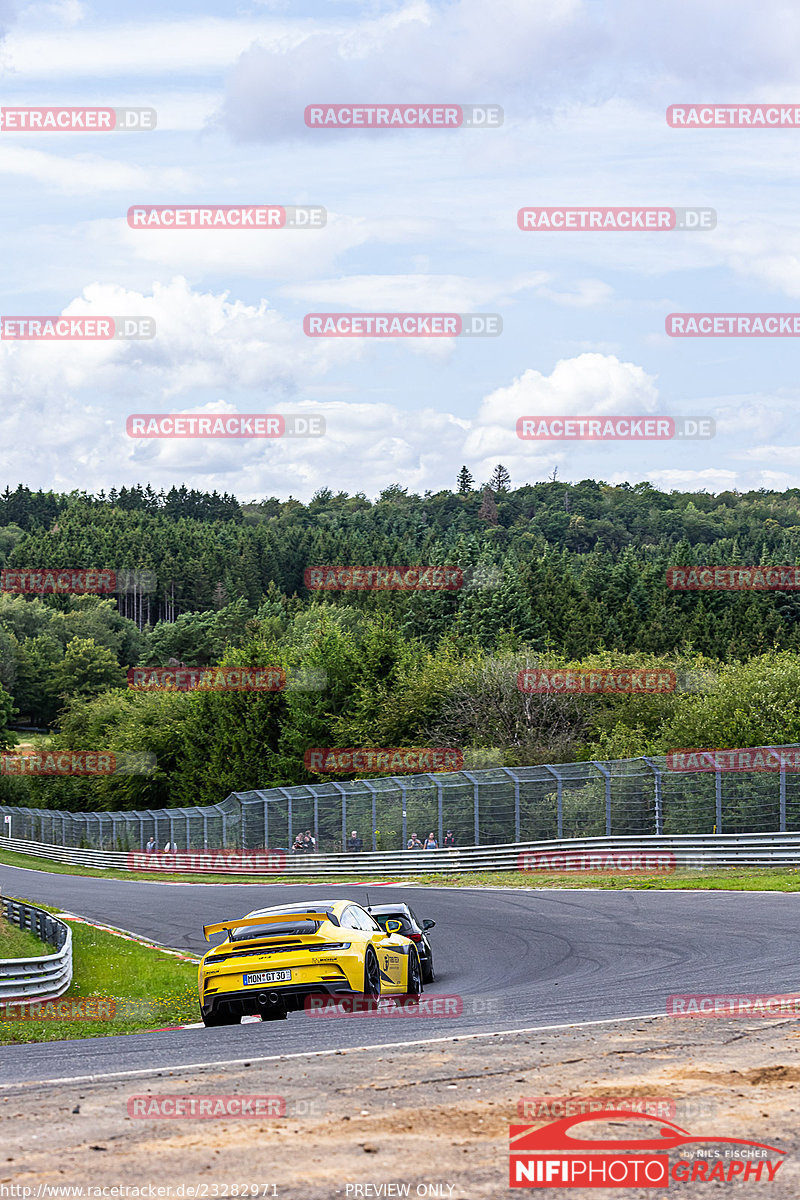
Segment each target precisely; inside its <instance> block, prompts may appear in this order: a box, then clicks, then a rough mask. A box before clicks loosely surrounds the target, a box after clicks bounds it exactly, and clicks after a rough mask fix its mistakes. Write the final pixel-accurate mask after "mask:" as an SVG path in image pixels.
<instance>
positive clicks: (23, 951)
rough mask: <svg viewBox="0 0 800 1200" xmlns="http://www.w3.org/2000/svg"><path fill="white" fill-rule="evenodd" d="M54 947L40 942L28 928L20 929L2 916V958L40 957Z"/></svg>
mask: <svg viewBox="0 0 800 1200" xmlns="http://www.w3.org/2000/svg"><path fill="white" fill-rule="evenodd" d="M50 953H52V949H51V947H50V946H46V945H45V944H44V942H40V941H39V939H38V938H37V937H34V935H33V934H32V933H31V932H30V930H28V929H18V928H17V926H16V925H12V924H11V922H10V921H7V920H6V919H5V917H0V958H38V957H39V956H40V955H42V954H50Z"/></svg>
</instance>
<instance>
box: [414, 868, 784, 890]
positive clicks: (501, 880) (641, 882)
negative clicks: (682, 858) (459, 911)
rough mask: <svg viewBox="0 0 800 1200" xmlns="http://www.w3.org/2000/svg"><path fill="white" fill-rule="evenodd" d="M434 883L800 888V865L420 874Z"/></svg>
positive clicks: (541, 886)
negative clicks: (654, 871)
mask: <svg viewBox="0 0 800 1200" xmlns="http://www.w3.org/2000/svg"><path fill="white" fill-rule="evenodd" d="M414 882H415V883H427V884H429V885H430V886H431V887H444V886H449V887H518V888H606V889H610V890H617V891H618V890H619V889H620V888H634V889H639V890H644V891H647V890H657V891H676V890H682V889H686V888H688V889H690V890H692V891H710V892H720V891H723V892H800V869H798V870H791V869H787V868H785V867H719V868H717V869H715V870H713V871H708V870H703V871H674V872H672V873H670V874H669V875H663V874H658V875H622V874H620V875H601V874H597V873H595V874H591V873H590V872H588V871H587V872H585V873H584V872H583V871H581V872H580V873H578V872H575V873H571V872H567V871H564V872H561V873H560V874H557V873H556V872H555V871H530V872H528V871H465V872H464V873H463V874H460V875H435V874H431V875H421V876H419V877H418V878H417V879H415V880H414Z"/></svg>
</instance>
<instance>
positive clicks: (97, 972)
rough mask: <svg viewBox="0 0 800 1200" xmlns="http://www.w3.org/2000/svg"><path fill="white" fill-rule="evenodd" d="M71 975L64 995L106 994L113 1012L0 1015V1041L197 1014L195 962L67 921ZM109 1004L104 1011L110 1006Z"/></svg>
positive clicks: (49, 1038) (106, 1030) (123, 1028)
mask: <svg viewBox="0 0 800 1200" xmlns="http://www.w3.org/2000/svg"><path fill="white" fill-rule="evenodd" d="M72 941H73V970H74V978H73V982H72V986H71V987H70V989H69V991H68V992H67V993H66V994H65V995H64V996H63V997H61V1000H60V1001H56V1002H55V1003H56V1004H58V1003H61V1001H65V1000H79V999H80V998H82V997H84V998H89V997H90V998H92V999H100V998H102V999H105V1000H107V1001H108V1000H112V1001H113V1002H114V1009H113V1015H112V1016H111V1017H110V1019H103V1020H96V1019H95V1020H82V1019H78V1020H69V1019H66V1020H62V1019H59V1020H38V1021H37V1020H33V1021H31V1020H27V1019H26V1020H19V1019H11V1020H4V1019H3V1016H4V1014H3V1013H2V1011H1V1010H0V1045H10V1044H13V1043H19V1042H54V1041H61V1040H63V1039H65V1038H84V1037H105V1036H109V1035H111V1034H115V1033H137V1032H140V1031H143V1030H146V1029H160V1028H162V1027H163V1026H165V1025H185V1024H187V1023H188V1022H190V1021H198V1020H199V1019H200V1011H199V1006H198V1001H197V966H196V965H195V964H193V963H187V962H181V961H180V960H179V959H176V958H173V957H172V956H171V955H168V954H165V953H164V952H163V951H161V950H154V949H151V948H150V947H149V946H141V945H139V944H138V943H136V942H131V941H128V940H126V939H125V938H123V937H119V936H117V935H116V934H112V933H105V932H103V931H101V930H99V929H92V928H91V926H89V925H81V924H72ZM111 1011H112V1010H111V1006H107V1007H106V1012H111Z"/></svg>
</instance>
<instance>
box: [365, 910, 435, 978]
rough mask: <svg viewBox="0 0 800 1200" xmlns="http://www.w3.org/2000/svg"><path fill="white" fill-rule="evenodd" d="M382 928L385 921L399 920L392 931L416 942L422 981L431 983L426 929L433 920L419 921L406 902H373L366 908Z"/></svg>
mask: <svg viewBox="0 0 800 1200" xmlns="http://www.w3.org/2000/svg"><path fill="white" fill-rule="evenodd" d="M367 912H369V913H370V914H371V915H372V916H373V917H374V918H375V920H376V921H377V922H378V924H379V925H380V927H381V928H382V929H386V922H387V921H399V922H400V927H399V928H396V929H393V930H392V932H394V933H399V934H400V935H401V937H407V938H409V939H410V940H411V941H412V942H415V943H416V947H417V950H418V951H419V958H420V965H421V966H422V982H423V983H433V981H434V980H435V979H436V972H435V971H434V969H433V947H432V946H431V943H430V940H429V939H428V930H429V929H433V927H434V925H435V924H436V922H435V921H428V920H425V921H420V919H419V918H418V917H417V916H416V915H415V913H414V912H413V910H412V909H410V908H409V906H408V905H407V904H397V903H395V904H373V905H371V906H370V907H369V908H367Z"/></svg>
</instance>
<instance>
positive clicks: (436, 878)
mask: <svg viewBox="0 0 800 1200" xmlns="http://www.w3.org/2000/svg"><path fill="white" fill-rule="evenodd" d="M0 863H6V864H7V865H8V866H10V867H29V868H30V869H31V870H34V871H51V872H54V873H55V874H58V875H88V876H92V877H95V878H101V879H128V880H130V879H150V880H158V879H161V880H166V881H171V882H174V883H183V882H185V883H242V882H244V881H245V880H246V881H247V882H250V883H326V884H327V883H334V884H336V883H352V882H353V878H354V876H353V875H337V876H330V877H328V878H326V879H324V880H323V879H320V878H316V879H315V878H314V877H313V876H311V875H309V876H303V875H279V874H275V875H253V876H250V875H247V876H244V875H199V874H195V875H192V874H188V873H183V874H180V873H177V874H175V875H168V874H164V873H161V872H156V871H114V870H108V871H103V870H99V869H97V868H96V867H69V866H64V865H63V864H62V863H51V862H48V861H47V860H46V859H43V858H35V857H33V856H32V855H29V854H18V853H17V852H16V851H13V850H0ZM391 874H392V872H391V869H387V870H382V871H380V872H379V873H377V874H376V876H375V878H382V877H384V876H386V875H391ZM358 878H361V879H364V878H368V872H361V873H360V874H359V876H358ZM408 882H409V883H426V884H429V885H430V886H431V887H522V888H525V887H527V888H530V887H537V888H541V887H548V888H638V889H642V890H649V889H654V888H655V889H659V890H674V889H676V888H691V889H693V890H697V891H732V892H797V891H800V868H798V869H797V870H793V869H791V868H787V867H719V868H715V869H714V870H703V871H675V872H673V873H671V874H669V875H666V874H653V875H622V874H620V875H601V874H597V873H595V874H590V873H588V872H586V873H584V872H582V871H581V872H574V873H570V872H566V871H565V872H562V873H556V872H555V871H535V872H534V871H530V872H528V871H462V872H460V873H458V874H437V873H436V872H432V873H428V874H425V873H420V874H419V875H409V876H408Z"/></svg>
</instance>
